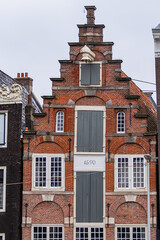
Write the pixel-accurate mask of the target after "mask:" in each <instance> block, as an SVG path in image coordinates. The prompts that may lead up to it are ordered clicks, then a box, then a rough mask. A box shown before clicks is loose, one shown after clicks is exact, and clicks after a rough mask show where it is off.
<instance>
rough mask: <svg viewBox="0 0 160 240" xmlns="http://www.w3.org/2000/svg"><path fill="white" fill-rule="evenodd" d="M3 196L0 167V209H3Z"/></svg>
mask: <svg viewBox="0 0 160 240" xmlns="http://www.w3.org/2000/svg"><path fill="white" fill-rule="evenodd" d="M3 197H4V170H3V169H0V209H3V205H4V203H3Z"/></svg>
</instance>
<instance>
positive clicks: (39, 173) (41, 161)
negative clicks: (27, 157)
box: [35, 157, 46, 187]
mask: <svg viewBox="0 0 160 240" xmlns="http://www.w3.org/2000/svg"><path fill="white" fill-rule="evenodd" d="M35 187H46V157H36V159H35Z"/></svg>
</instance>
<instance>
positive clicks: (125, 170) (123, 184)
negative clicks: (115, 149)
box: [117, 158, 129, 188]
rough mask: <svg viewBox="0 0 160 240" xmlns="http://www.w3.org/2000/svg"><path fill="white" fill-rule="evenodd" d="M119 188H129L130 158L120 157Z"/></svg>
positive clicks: (118, 170)
mask: <svg viewBox="0 0 160 240" xmlns="http://www.w3.org/2000/svg"><path fill="white" fill-rule="evenodd" d="M117 174H118V188H129V167H128V158H118V169H117Z"/></svg>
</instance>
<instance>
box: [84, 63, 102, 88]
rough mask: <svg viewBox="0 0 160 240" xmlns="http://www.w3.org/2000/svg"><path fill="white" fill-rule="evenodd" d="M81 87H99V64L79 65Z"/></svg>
mask: <svg viewBox="0 0 160 240" xmlns="http://www.w3.org/2000/svg"><path fill="white" fill-rule="evenodd" d="M81 85H100V64H81Z"/></svg>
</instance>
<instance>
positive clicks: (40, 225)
mask: <svg viewBox="0 0 160 240" xmlns="http://www.w3.org/2000/svg"><path fill="white" fill-rule="evenodd" d="M34 227H46V228H47V240H49V228H50V227H62V233H63V238H62V239H63V240H64V239H65V236H64V225H62V224H33V225H32V231H31V239H32V240H34ZM57 240H58V239H57Z"/></svg>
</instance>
